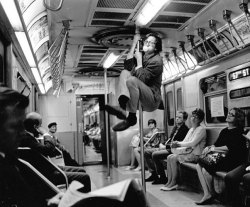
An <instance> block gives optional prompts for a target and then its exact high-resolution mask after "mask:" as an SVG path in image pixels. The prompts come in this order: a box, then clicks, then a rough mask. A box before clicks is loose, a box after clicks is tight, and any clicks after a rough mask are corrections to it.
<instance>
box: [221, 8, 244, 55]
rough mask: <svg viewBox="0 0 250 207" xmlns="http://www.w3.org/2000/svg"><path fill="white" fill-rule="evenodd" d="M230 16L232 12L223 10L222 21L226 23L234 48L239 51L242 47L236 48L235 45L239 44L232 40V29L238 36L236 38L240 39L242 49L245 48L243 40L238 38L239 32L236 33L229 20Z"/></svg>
mask: <svg viewBox="0 0 250 207" xmlns="http://www.w3.org/2000/svg"><path fill="white" fill-rule="evenodd" d="M231 14H232V11H231V10H227V9H225V10H223V19H224V20H225V21H226V22H227V23H228V27H229V32H230V35H231V39H232V42H233V43H234V47H235V48H236V49H238V50H239V49H241V48H242V47H238V46H237V45H238V44H239V43H237V42H236V40H235V39H234V36H233V33H232V29H234V31H235V33H236V34H237V35H238V37H239V38H240V41H241V42H242V44H243V47H245V46H246V45H245V42H244V40H243V39H242V37H241V36H240V34H239V32H238V31H237V29H236V28H235V26H234V24H233V23H232V20H231Z"/></svg>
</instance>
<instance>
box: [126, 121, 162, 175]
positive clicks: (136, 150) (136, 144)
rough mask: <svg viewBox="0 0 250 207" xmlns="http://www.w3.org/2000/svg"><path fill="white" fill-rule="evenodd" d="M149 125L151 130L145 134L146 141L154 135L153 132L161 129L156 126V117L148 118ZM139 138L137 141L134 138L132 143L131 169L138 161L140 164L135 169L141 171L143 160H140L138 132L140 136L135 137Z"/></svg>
mask: <svg viewBox="0 0 250 207" xmlns="http://www.w3.org/2000/svg"><path fill="white" fill-rule="evenodd" d="M148 127H149V129H150V131H149V132H148V133H147V134H146V135H145V137H144V141H145V142H147V141H148V140H149V139H150V137H152V136H153V134H155V133H156V132H158V131H159V129H158V128H157V127H156V121H155V120H154V119H149V120H148ZM133 138H134V137H133ZM135 138H136V139H137V141H135V140H132V141H131V143H130V146H131V147H132V151H131V164H130V167H129V169H134V168H135V163H136V161H137V163H138V166H137V168H135V169H134V171H141V162H140V147H139V144H140V136H139V133H138V136H136V137H135Z"/></svg>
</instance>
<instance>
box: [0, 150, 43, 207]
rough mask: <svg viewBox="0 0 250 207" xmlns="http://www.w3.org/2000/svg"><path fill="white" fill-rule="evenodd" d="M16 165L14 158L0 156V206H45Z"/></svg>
mask: <svg viewBox="0 0 250 207" xmlns="http://www.w3.org/2000/svg"><path fill="white" fill-rule="evenodd" d="M18 163H19V161H18V160H17V159H16V158H15V157H12V156H7V155H6V157H5V158H3V157H2V156H0V206H1V207H2V206H3V207H11V206H17V207H34V206H37V207H41V206H46V201H45V199H43V198H41V197H40V195H39V194H40V193H39V192H36V189H35V188H33V187H32V186H31V185H30V184H29V183H28V182H27V179H25V178H24V177H23V175H22V171H21V170H20V169H19V167H18Z"/></svg>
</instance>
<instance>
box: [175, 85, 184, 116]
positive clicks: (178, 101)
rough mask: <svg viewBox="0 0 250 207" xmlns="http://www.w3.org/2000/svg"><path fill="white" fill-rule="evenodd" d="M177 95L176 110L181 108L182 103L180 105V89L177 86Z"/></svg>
mask: <svg viewBox="0 0 250 207" xmlns="http://www.w3.org/2000/svg"><path fill="white" fill-rule="evenodd" d="M176 95H177V111H181V110H183V105H182V89H181V88H178V89H177V91H176Z"/></svg>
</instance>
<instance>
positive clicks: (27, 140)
mask: <svg viewBox="0 0 250 207" xmlns="http://www.w3.org/2000/svg"><path fill="white" fill-rule="evenodd" d="M19 146H20V147H29V148H31V149H33V150H35V151H38V152H39V153H41V154H42V155H44V156H45V157H47V156H49V157H54V156H56V155H57V151H56V149H55V145H54V144H53V142H50V141H49V140H48V139H47V140H46V142H44V145H43V144H41V143H40V142H38V141H37V139H36V138H35V137H34V136H32V135H31V134H29V133H27V132H25V133H24V134H22V135H21V142H20V144H19Z"/></svg>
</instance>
